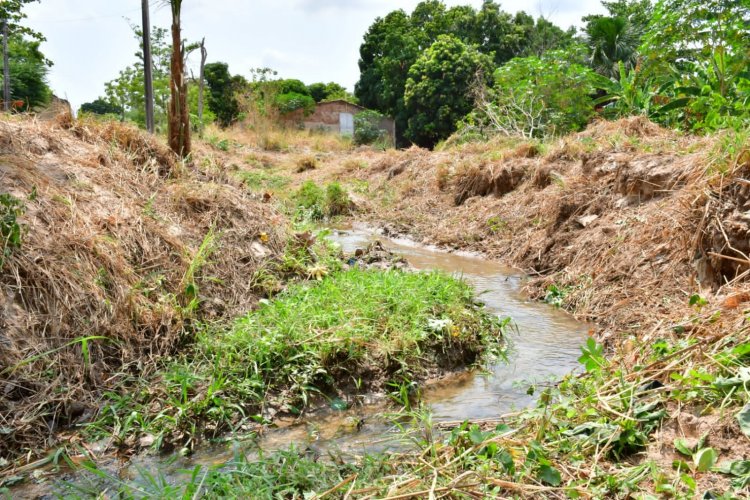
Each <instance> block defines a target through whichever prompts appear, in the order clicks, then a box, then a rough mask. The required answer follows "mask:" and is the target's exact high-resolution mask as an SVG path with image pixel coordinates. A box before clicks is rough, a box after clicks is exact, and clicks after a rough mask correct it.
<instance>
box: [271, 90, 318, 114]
mask: <svg viewBox="0 0 750 500" xmlns="http://www.w3.org/2000/svg"><path fill="white" fill-rule="evenodd" d="M276 107H277V108H278V110H279V112H280V113H281V114H287V113H292V112H294V111H297V110H298V109H301V110H303V113H304V114H305V116H307V115H309V114H310V113H312V112H313V111H314V110H315V100H314V99H313V98H312V97H310V96H309V95H303V94H299V93H297V92H289V93H286V94H279V95H278V96H276Z"/></svg>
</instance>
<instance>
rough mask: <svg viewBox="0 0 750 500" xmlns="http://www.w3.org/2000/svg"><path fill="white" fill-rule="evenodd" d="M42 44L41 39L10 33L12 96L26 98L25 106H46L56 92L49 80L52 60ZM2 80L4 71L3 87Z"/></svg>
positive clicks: (0, 79)
mask: <svg viewBox="0 0 750 500" xmlns="http://www.w3.org/2000/svg"><path fill="white" fill-rule="evenodd" d="M39 46H40V42H39V41H38V40H29V39H26V38H24V37H23V36H21V35H14V36H12V37H10V40H9V43H8V53H9V59H10V95H11V100H13V101H16V100H17V101H23V102H24V108H29V109H33V108H35V107H37V106H44V105H45V104H47V103H49V100H50V97H51V96H52V91H51V90H50V88H49V85H48V84H47V74H48V72H49V68H50V66H52V63H51V62H50V61H49V60H47V58H46V57H45V56H44V54H42V52H41V51H40V49H39ZM0 66H2V64H0ZM2 80H3V74H2V71H0V88H2ZM0 94H2V91H1V90H0ZM1 101H2V95H0V102H1Z"/></svg>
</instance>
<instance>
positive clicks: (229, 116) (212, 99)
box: [204, 62, 244, 127]
mask: <svg viewBox="0 0 750 500" xmlns="http://www.w3.org/2000/svg"><path fill="white" fill-rule="evenodd" d="M204 71H205V78H206V83H207V84H208V109H210V110H211V111H212V112H213V113H214V114H215V115H216V120H217V121H218V123H219V125H220V126H221V127H228V126H230V125H231V124H232V123H234V122H235V121H236V120H237V118H238V117H239V115H240V104H239V102H238V101H237V96H236V92H237V90H239V89H238V84H241V83H242V82H244V79H242V81H239V80H237V77H232V75H231V74H230V73H229V65H228V64H227V63H222V62H215V63H208V64H206V67H205V70H204ZM239 78H242V77H239Z"/></svg>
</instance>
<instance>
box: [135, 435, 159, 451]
mask: <svg viewBox="0 0 750 500" xmlns="http://www.w3.org/2000/svg"><path fill="white" fill-rule="evenodd" d="M154 441H156V438H155V437H154V436H153V435H152V434H146V435H145V436H141V439H139V440H138V444H139V445H140V447H141V448H148V447H150V446H151V445H153V444H154Z"/></svg>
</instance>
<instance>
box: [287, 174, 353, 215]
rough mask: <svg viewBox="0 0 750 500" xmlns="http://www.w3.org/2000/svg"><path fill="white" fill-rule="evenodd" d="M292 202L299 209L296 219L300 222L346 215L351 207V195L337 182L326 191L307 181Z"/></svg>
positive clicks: (326, 188)
mask: <svg viewBox="0 0 750 500" xmlns="http://www.w3.org/2000/svg"><path fill="white" fill-rule="evenodd" d="M292 200H293V202H294V203H295V205H296V208H297V213H296V217H295V219H296V220H297V221H298V222H299V221H316V220H321V219H323V218H325V217H335V216H338V215H344V214H347V213H348V212H349V210H350V207H351V201H350V200H349V195H348V194H347V192H346V190H345V189H344V188H343V187H341V185H340V184H339V183H337V182H332V183H330V184H328V186H326V187H325V190H324V189H323V188H321V187H320V186H318V185H317V184H315V183H314V182H313V181H306V182H304V183H303V184H302V186H301V187H300V188H299V190H298V191H297V192H296V193H294V195H293V196H292Z"/></svg>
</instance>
